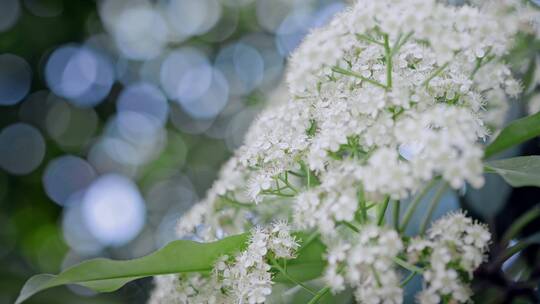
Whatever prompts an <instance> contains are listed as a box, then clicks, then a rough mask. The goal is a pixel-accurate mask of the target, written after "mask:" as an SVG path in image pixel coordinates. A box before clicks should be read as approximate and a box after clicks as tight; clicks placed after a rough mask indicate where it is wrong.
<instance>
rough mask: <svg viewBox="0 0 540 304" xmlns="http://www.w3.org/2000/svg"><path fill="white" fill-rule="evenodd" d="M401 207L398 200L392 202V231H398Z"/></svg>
mask: <svg viewBox="0 0 540 304" xmlns="http://www.w3.org/2000/svg"><path fill="white" fill-rule="evenodd" d="M400 207H401V202H400V201H399V200H397V201H394V208H393V209H392V215H393V220H394V229H396V230H397V231H399V211H400V210H399V209H400Z"/></svg>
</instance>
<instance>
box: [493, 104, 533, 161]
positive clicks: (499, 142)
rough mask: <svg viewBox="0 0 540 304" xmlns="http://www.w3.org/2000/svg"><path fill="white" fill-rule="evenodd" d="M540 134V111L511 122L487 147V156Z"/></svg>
mask: <svg viewBox="0 0 540 304" xmlns="http://www.w3.org/2000/svg"><path fill="white" fill-rule="evenodd" d="M539 135H540V112H539V113H536V114H534V115H531V116H528V117H524V118H521V119H518V120H515V121H513V122H511V123H510V124H509V125H508V126H506V128H504V129H503V130H502V131H501V133H500V134H499V135H498V136H497V138H495V140H493V142H492V143H491V144H489V145H488V146H487V148H486V152H485V157H486V158H488V157H490V156H492V155H494V154H497V153H499V152H502V151H504V150H506V149H508V148H511V147H513V146H515V145H518V144H520V143H523V142H525V141H527V140H529V139H532V138H535V137H536V136H539Z"/></svg>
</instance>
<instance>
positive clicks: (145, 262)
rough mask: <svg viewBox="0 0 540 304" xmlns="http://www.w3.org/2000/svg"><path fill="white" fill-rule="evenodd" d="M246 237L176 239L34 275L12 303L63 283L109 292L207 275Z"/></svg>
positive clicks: (246, 236) (243, 241)
mask: <svg viewBox="0 0 540 304" xmlns="http://www.w3.org/2000/svg"><path fill="white" fill-rule="evenodd" d="M247 238H248V235H247V234H241V235H236V236H231V237H227V238H224V239H222V240H219V241H217V242H212V243H197V242H193V241H187V240H179V241H174V242H171V243H169V244H168V245H166V246H165V247H163V248H162V249H160V250H158V251H156V252H154V253H152V254H150V255H147V256H145V257H142V258H138V259H133V260H126V261H113V260H109V259H103V258H100V259H93V260H89V261H85V262H82V263H80V264H78V265H75V266H73V267H71V268H68V269H66V270H65V271H63V272H61V273H60V274H58V275H51V274H39V275H36V276H33V277H32V278H30V279H29V280H28V281H27V282H26V283H25V285H24V287H23V288H22V290H21V293H20V294H19V297H18V298H17V301H16V302H15V303H16V304H19V303H22V302H23V301H25V300H26V299H28V298H29V297H31V296H33V295H34V294H36V293H38V292H40V291H42V290H45V289H48V288H52V287H56V286H60V285H65V284H77V285H82V286H85V287H88V288H90V289H92V290H94V291H98V292H111V291H115V290H117V289H119V288H120V287H122V286H124V285H125V284H126V283H128V282H130V281H133V280H136V279H139V278H143V277H149V276H154V275H162V274H171V273H187V272H207V271H210V270H211V269H212V266H213V264H214V263H215V261H216V259H217V258H219V257H220V256H222V255H224V254H233V253H235V252H237V251H239V250H241V249H242V248H243V247H244V246H245V243H246V240H247Z"/></svg>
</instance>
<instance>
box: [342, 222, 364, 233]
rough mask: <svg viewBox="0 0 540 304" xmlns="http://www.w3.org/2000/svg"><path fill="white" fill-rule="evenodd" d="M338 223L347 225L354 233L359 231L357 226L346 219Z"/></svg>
mask: <svg viewBox="0 0 540 304" xmlns="http://www.w3.org/2000/svg"><path fill="white" fill-rule="evenodd" d="M340 224H343V225H345V226H346V227H348V228H349V229H351V230H352V231H354V232H356V233H359V232H360V229H359V228H358V227H356V226H355V225H353V224H351V223H349V222H347V221H343V222H340Z"/></svg>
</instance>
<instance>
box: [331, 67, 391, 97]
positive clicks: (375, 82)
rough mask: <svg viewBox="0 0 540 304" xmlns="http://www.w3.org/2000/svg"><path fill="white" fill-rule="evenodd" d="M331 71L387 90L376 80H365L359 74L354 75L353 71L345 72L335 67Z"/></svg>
mask: <svg viewBox="0 0 540 304" xmlns="http://www.w3.org/2000/svg"><path fill="white" fill-rule="evenodd" d="M332 71H334V72H336V73H339V74H343V75H347V76H352V77H356V78H358V79H361V80H363V81H365V82H369V83H371V84H372V85H374V86H378V87H381V88H383V89H385V90H386V91H387V90H388V87H387V86H386V85H384V84H382V83H380V82H378V81H376V80H373V79H369V78H366V77H364V76H362V75H360V74H358V73H356V72H354V71H351V70H347V69H344V68H340V67H337V66H336V67H333V68H332Z"/></svg>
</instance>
